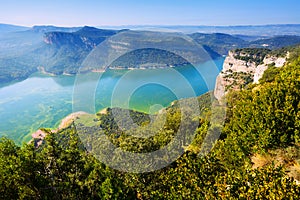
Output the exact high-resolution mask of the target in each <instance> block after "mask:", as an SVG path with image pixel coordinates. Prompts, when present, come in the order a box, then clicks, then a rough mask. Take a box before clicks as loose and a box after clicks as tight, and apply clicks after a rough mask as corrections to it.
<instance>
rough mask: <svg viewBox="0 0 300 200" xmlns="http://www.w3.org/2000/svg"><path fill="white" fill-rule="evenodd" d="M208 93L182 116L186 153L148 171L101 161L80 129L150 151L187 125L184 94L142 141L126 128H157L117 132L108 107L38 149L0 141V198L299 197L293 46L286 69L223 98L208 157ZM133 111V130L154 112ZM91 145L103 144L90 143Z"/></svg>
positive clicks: (297, 74)
mask: <svg viewBox="0 0 300 200" xmlns="http://www.w3.org/2000/svg"><path fill="white" fill-rule="evenodd" d="M211 95H212V94H211V93H207V94H205V95H202V96H200V97H198V98H197V100H198V102H199V105H200V108H199V109H200V111H201V112H200V115H198V116H188V115H187V117H188V118H193V120H197V121H198V122H199V123H198V126H197V128H196V131H195V133H194V134H195V136H194V138H193V140H192V142H191V143H190V144H188V145H185V141H186V140H187V138H182V140H183V141H182V145H181V147H180V149H179V150H182V151H183V152H184V153H183V154H182V155H181V156H180V157H179V158H178V159H177V160H176V161H174V162H173V163H171V164H170V165H168V166H167V167H164V168H162V169H160V170H156V171H153V172H147V173H126V172H122V171H118V170H115V169H112V168H110V167H109V166H106V165H105V164H103V163H101V162H100V161H99V160H97V159H96V158H95V157H94V156H93V154H91V153H89V151H88V149H86V147H85V146H84V145H83V141H82V140H80V138H79V136H78V133H79V132H81V133H82V132H86V135H87V137H86V140H89V139H91V138H89V137H88V133H89V132H93V133H94V134H96V136H97V132H99V134H100V130H101V134H102V133H103V132H104V134H106V135H107V136H108V137H109V138H110V141H111V142H112V143H113V144H114V145H116V146H118V147H120V148H122V149H124V150H126V151H130V152H152V151H154V150H157V149H160V148H161V147H163V146H165V145H166V144H168V143H169V142H170V141H172V139H173V138H174V135H175V134H176V132H177V131H178V129H179V124H181V125H183V126H189V124H187V123H189V121H190V120H189V119H186V118H182V117H181V116H182V108H181V107H182V106H179V104H180V105H182V102H185V103H183V105H184V106H186V109H185V111H188V109H189V102H190V100H191V99H186V100H180V101H177V102H175V103H174V104H172V106H170V107H168V108H167V109H166V110H165V111H166V120H165V124H164V125H163V127H162V128H161V129H159V131H158V133H156V134H155V135H153V136H151V137H149V138H147V139H144V138H138V137H134V136H132V134H130V132H137V131H144V132H151V130H155V128H153V129H152V128H149V129H147V128H145V129H143V128H138V129H131V130H129V132H124V131H123V130H122V129H120V128H119V127H118V126H117V124H116V122H115V121H114V120H115V119H114V117H113V115H112V112H113V111H114V109H108V110H107V112H106V113H102V114H101V113H98V114H97V115H96V116H95V119H93V124H94V125H93V126H85V125H84V124H78V125H75V124H74V123H73V124H71V125H70V126H69V127H68V128H65V129H63V130H60V131H59V132H57V133H51V131H50V130H47V129H45V130H44V131H46V132H48V133H49V134H47V136H46V138H45V139H44V141H43V143H42V144H41V145H40V146H38V147H36V146H35V143H34V142H31V143H29V144H23V145H22V146H18V145H16V144H15V143H14V142H13V141H11V140H9V139H7V138H1V139H0V199H299V196H300V185H298V181H299V180H300V112H299V110H300V53H299V48H298V49H297V48H294V49H293V52H291V54H290V58H289V60H288V63H287V64H286V65H285V66H284V67H282V68H274V67H270V68H269V69H268V70H267V71H266V72H265V74H264V76H263V77H262V79H261V80H260V84H249V85H247V87H243V89H241V90H239V91H231V92H229V93H228V94H227V95H226V102H227V105H226V113H227V114H226V119H225V124H224V127H223V130H222V133H221V135H220V138H219V139H218V141H216V143H215V145H214V147H213V149H212V150H211V151H210V152H209V153H208V154H207V155H205V156H200V155H199V152H200V150H201V145H202V143H203V139H204V137H205V135H206V134H207V130H208V128H209V127H210V126H211V123H210V120H209V119H210V116H211V115H212V110H211V108H210V107H211ZM194 100H195V99H194ZM121 111H122V110H121V109H119V110H117V112H121ZM130 116H131V118H132V120H133V121H134V122H136V123H137V124H138V125H139V126H140V127H143V126H145V127H146V125H148V124H149V123H150V119H151V118H152V117H153V116H151V115H147V114H144V113H140V112H136V111H130ZM125 123H126V122H125ZM153 126H155V124H154V125H153ZM99 127H100V128H99ZM136 134H138V133H136ZM141 134H143V133H141ZM91 142H92V144H93V145H101V146H105V144H99V142H100V141H98V140H97V139H94V140H92V141H91ZM162 159H163V158H162Z"/></svg>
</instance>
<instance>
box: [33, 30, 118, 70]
mask: <svg viewBox="0 0 300 200" xmlns="http://www.w3.org/2000/svg"><path fill="white" fill-rule="evenodd" d="M117 32H118V31H114V30H101V29H96V28H93V27H87V26H86V27H83V28H82V29H80V30H78V31H76V32H47V33H45V35H44V45H42V46H41V47H40V48H38V49H36V50H35V51H33V52H32V53H31V55H32V56H37V58H36V59H37V63H39V67H40V69H42V70H43V71H46V72H49V73H52V74H62V73H67V74H76V73H77V69H78V68H79V66H80V65H81V63H82V61H83V60H84V58H85V57H86V56H87V55H88V54H89V52H90V51H91V50H92V49H93V48H94V47H96V46H97V45H98V44H100V43H101V42H103V41H104V40H105V39H106V38H108V37H110V36H112V35H114V34H116V33H117Z"/></svg>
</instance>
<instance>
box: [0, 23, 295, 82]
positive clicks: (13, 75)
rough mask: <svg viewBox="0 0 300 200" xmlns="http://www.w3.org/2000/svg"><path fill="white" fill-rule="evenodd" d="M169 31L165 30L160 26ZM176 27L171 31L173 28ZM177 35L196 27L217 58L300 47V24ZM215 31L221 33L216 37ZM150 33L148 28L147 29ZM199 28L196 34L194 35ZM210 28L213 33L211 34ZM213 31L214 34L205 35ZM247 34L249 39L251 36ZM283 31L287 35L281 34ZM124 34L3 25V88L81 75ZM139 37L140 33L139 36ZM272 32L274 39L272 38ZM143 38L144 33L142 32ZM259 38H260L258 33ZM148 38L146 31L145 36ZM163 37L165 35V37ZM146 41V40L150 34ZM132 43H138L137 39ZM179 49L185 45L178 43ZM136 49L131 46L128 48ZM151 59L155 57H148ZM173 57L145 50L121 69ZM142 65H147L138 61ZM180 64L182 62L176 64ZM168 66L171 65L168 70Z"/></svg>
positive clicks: (0, 59) (200, 41) (92, 29)
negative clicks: (101, 49)
mask: <svg viewBox="0 0 300 200" xmlns="http://www.w3.org/2000/svg"><path fill="white" fill-rule="evenodd" d="M160 28H163V26H160ZM169 28H170V27H169ZM173 28H174V29H175V30H184V29H185V28H194V29H195V30H200V32H197V33H191V34H188V36H190V37H191V38H192V39H194V41H195V42H197V43H198V44H200V45H202V46H203V48H204V49H205V50H206V51H207V53H208V54H209V55H210V56H211V57H212V58H213V59H214V58H217V57H220V56H223V55H226V54H227V52H228V51H229V50H232V49H236V48H244V47H255V48H269V49H278V48H281V47H285V46H290V45H295V44H299V43H300V25H269V26H235V27H202V26H197V27H196V26H178V27H173ZM213 28H215V29H214V30H217V31H218V32H228V31H229V30H230V31H231V32H232V33H233V35H230V34H226V33H211V32H212V30H213ZM145 29H146V28H145ZM194 29H193V30H194ZM208 29H210V31H209V30H208ZM204 30H207V32H208V33H202V31H204ZM246 30H248V32H247V33H249V34H244V33H245V31H246ZM280 30H282V32H280ZM122 31H126V30H123V29H118V30H113V29H98V28H95V27H88V26H85V27H55V26H34V27H31V28H29V27H22V26H14V25H7V24H0V70H1V74H0V83H7V82H10V81H13V80H22V79H25V78H27V77H28V76H29V75H31V74H32V73H34V72H37V71H38V70H40V71H42V72H46V73H50V74H55V75H59V74H76V73H77V71H78V68H79V67H80V66H81V64H82V62H83V61H84V59H85V58H86V56H87V55H89V54H90V52H92V51H93V50H94V49H95V47H96V46H98V45H99V44H100V43H102V42H103V41H105V40H106V39H107V38H110V37H111V36H113V35H115V34H118V33H120V32H122ZM133 32H134V31H133ZM269 32H272V33H273V34H269V35H267V34H268V33H269ZM140 33H142V32H140ZM254 33H255V34H254ZM145 34H146V32H145ZM161 34H162V35H163V34H165V33H163V32H162V33H161ZM274 34H278V35H274ZM145 37H146V35H145ZM129 41H130V42H129V43H131V44H132V43H136V42H138V39H137V38H131V39H130V40H129ZM173 42H174V45H175V44H176V43H177V42H180V41H175V40H174V41H173ZM128 45H130V44H128ZM145 55H148V56H151V57H150V59H149V57H148V58H146V56H145ZM163 56H164V57H165V58H168V57H169V56H170V55H169V54H168V53H166V52H162V51H158V50H155V49H151V48H149V49H147V50H145V49H141V50H136V51H134V52H131V53H130V54H128V57H126V56H122V58H120V60H119V61H118V62H115V65H116V66H118V67H122V65H123V67H128V66H130V67H138V64H141V63H143V65H144V64H147V63H145V62H148V63H152V62H151V58H153V60H152V61H153V63H154V61H155V62H157V59H155V58H160V59H163V58H162V57H163ZM132 60H140V61H141V60H142V61H144V62H138V63H135V62H132ZM163 61H168V62H170V63H169V65H174V64H175V65H176V62H177V61H178V63H179V64H184V63H185V62H186V61H183V60H180V59H179V58H175V60H172V59H164V60H163ZM174 61H176V62H175V63H174ZM166 66H167V65H166Z"/></svg>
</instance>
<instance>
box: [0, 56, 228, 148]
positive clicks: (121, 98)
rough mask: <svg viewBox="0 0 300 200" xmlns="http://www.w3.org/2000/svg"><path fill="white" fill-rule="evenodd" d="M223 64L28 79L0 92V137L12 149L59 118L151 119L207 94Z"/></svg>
mask: <svg viewBox="0 0 300 200" xmlns="http://www.w3.org/2000/svg"><path fill="white" fill-rule="evenodd" d="M223 62H224V58H219V59H217V60H214V61H210V62H206V63H203V64H201V65H199V66H196V67H194V66H184V67H176V68H165V69H145V70H108V71H106V72H104V73H101V74H96V73H90V74H84V75H82V76H84V78H79V77H78V76H46V75H42V74H34V75H33V76H31V77H29V78H28V79H26V80H24V81H22V82H17V83H13V84H11V85H7V86H2V87H1V88H0V113H1V115H0V121H1V123H0V136H7V137H8V138H11V139H13V140H14V141H15V142H16V143H18V144H21V143H22V142H28V141H29V140H30V139H31V134H32V133H33V132H35V131H36V130H38V129H39V128H41V127H44V128H57V127H58V125H59V124H60V122H61V120H62V119H63V118H64V117H66V116H67V115H69V114H70V113H72V112H75V111H80V110H83V111H87V112H97V111H99V110H101V109H103V108H106V107H112V106H113V107H122V108H131V109H134V110H138V111H142V112H147V113H155V112H157V111H158V110H159V109H161V108H162V107H167V106H169V105H170V104H171V103H172V102H173V101H174V100H177V99H180V98H187V97H192V96H194V95H196V96H199V95H201V94H203V93H206V92H207V91H209V90H212V89H213V88H214V83H215V79H216V76H217V75H218V73H219V71H220V70H221V69H222V65H223ZM199 72H200V73H199ZM100 75H101V78H99V76H100ZM95 77H96V78H95ZM93 87H94V88H95V90H94V92H93V93H94V94H93V95H94V96H93V95H92V96H93V97H95V98H91V97H90V96H89V95H91V94H90V93H89V94H88V96H85V94H84V91H88V90H89V89H91V88H93ZM191 89H192V90H193V92H194V94H192V93H191V92H190V90H191ZM81 90H82V91H83V94H82V95H81V94H80V91H81ZM74 94H76V95H77V96H80V97H81V98H79V100H78V98H77V97H76V95H74ZM125 98H126V99H125ZM74 100H76V103H73V102H75V101H74ZM77 100H78V101H80V102H77ZM91 100H94V103H93V105H90V103H89V102H90V101H91ZM82 105H84V106H83V107H81V106H82ZM85 105H87V106H86V107H85ZM81 108H82V109H81Z"/></svg>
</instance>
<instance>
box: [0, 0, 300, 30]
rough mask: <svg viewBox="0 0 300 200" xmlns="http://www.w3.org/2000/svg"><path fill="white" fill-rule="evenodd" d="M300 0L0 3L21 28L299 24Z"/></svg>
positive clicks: (2, 13) (3, 15)
mask: <svg viewBox="0 0 300 200" xmlns="http://www.w3.org/2000/svg"><path fill="white" fill-rule="evenodd" d="M299 13H300V1H299V0H260V1H259V0H252V1H250V0H245V1H241V0H227V1H226V0H204V1H201V0H106V1H104V0H0V23H7V24H17V25H26V26H32V25H38V24H53V25H59V26H82V25H92V26H101V25H113V26H116V25H256V24H259V25H260V24H285V23H289V24H296V23H298V24H300V14H299Z"/></svg>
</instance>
